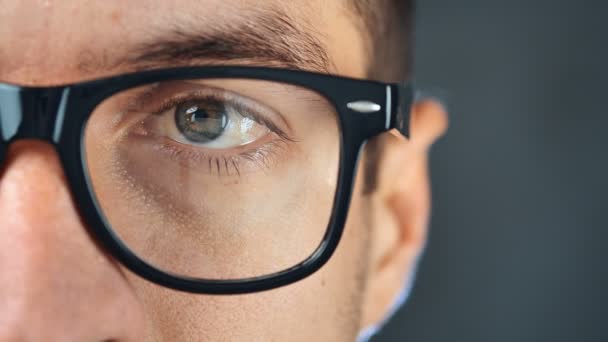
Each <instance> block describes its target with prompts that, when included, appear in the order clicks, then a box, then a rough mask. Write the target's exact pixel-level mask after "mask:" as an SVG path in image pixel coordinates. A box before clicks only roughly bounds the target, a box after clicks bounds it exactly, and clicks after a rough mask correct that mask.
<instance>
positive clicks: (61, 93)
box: [0, 84, 68, 142]
mask: <svg viewBox="0 0 608 342" xmlns="http://www.w3.org/2000/svg"><path fill="white" fill-rule="evenodd" d="M67 93H68V89H65V88H62V87H49V88H25V87H17V86H12V85H3V84H0V134H1V138H2V141H3V142H12V141H14V140H17V139H39V140H45V141H51V142H56V140H57V139H56V138H57V136H58V135H59V132H58V130H59V129H60V127H61V122H60V121H62V120H63V114H64V113H63V112H64V108H63V107H64V106H65V100H66V97H67Z"/></svg>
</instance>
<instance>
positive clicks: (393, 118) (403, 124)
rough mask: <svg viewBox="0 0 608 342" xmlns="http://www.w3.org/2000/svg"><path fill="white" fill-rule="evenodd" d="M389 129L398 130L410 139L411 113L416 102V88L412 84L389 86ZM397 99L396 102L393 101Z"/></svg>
mask: <svg viewBox="0 0 608 342" xmlns="http://www.w3.org/2000/svg"><path fill="white" fill-rule="evenodd" d="M386 95H387V107H389V108H388V109H389V110H388V113H387V114H388V115H389V118H388V120H387V121H388V122H389V124H388V127H387V128H395V129H397V130H398V131H399V132H400V133H401V134H403V136H405V137H406V138H409V137H410V111H411V108H412V104H413V102H414V87H413V86H412V84H410V83H398V84H392V85H390V86H389V88H388V91H387V94H386ZM391 99H395V100H391Z"/></svg>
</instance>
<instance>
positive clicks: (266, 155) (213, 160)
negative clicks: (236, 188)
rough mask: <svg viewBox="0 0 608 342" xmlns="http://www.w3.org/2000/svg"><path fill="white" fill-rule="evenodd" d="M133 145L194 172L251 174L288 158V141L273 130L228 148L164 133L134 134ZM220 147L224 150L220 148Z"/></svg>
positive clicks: (132, 137)
mask: <svg viewBox="0 0 608 342" xmlns="http://www.w3.org/2000/svg"><path fill="white" fill-rule="evenodd" d="M129 139H133V143H134V144H133V145H131V144H128V145H131V146H140V147H142V148H144V149H145V150H146V151H144V152H143V153H146V154H153V155H156V156H159V157H160V158H163V160H161V161H160V162H165V161H166V160H171V161H174V162H176V163H178V164H179V165H180V166H182V167H185V168H189V169H194V170H196V172H197V173H200V172H201V171H204V172H206V173H210V174H216V175H218V174H219V175H221V176H224V175H227V176H243V175H246V174H254V173H257V172H260V171H263V170H265V169H270V168H273V167H276V166H278V165H279V164H280V162H281V161H282V160H284V159H285V158H289V152H290V145H291V144H290V142H288V141H285V140H283V139H281V138H279V137H277V136H276V135H275V134H274V133H270V134H268V135H267V136H266V137H264V138H262V139H260V140H259V141H256V142H255V143H252V144H250V145H255V146H250V145H244V146H240V147H238V148H233V149H231V151H229V152H228V151H226V150H212V149H206V150H205V151H203V149H202V148H200V147H195V146H189V145H186V144H182V143H180V142H177V141H174V140H173V139H170V138H167V137H155V136H153V135H139V134H134V135H132V136H131V137H129ZM220 151H223V152H220Z"/></svg>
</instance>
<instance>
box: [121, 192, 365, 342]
mask: <svg viewBox="0 0 608 342" xmlns="http://www.w3.org/2000/svg"><path fill="white" fill-rule="evenodd" d="M356 193H359V192H356ZM364 207H365V204H364V201H363V200H361V199H360V198H359V196H356V195H355V196H354V198H353V203H352V206H351V208H352V209H351V214H350V215H349V220H348V223H347V226H346V229H345V232H344V236H343V237H342V240H341V241H340V245H339V247H338V249H337V250H336V252H335V254H334V255H333V257H332V259H330V261H329V262H328V263H327V264H326V265H325V266H324V267H323V268H322V269H321V270H320V271H318V272H317V273H315V274H313V275H312V276H310V277H308V278H306V279H304V280H302V281H300V282H297V283H294V284H291V285H289V286H286V287H282V288H279V289H275V290H271V291H267V292H261V293H254V294H249V295H238V296H207V295H192V294H186V293H180V292H176V291H171V290H167V289H164V288H161V287H158V286H156V285H153V284H151V283H149V282H146V281H144V280H142V279H141V278H139V277H137V276H135V275H132V274H131V273H127V274H128V277H129V278H130V280H131V283H132V284H133V286H134V288H135V290H136V292H137V293H138V296H139V298H140V299H141V301H142V302H143V303H144V307H145V308H146V311H147V314H148V315H149V319H148V322H149V323H150V325H149V335H150V336H151V337H154V338H153V339H159V338H162V339H163V340H173V341H177V340H229V341H241V340H247V341H354V340H355V338H356V335H357V333H358V332H359V327H360V325H359V324H360V309H361V305H362V294H363V291H364V283H365V280H364V279H365V272H366V262H367V259H366V258H367V241H368V236H367V229H365V226H364V224H362V222H364V221H363V220H362V209H364ZM151 339H152V338H151Z"/></svg>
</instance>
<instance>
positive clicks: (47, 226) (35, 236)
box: [0, 141, 144, 341]
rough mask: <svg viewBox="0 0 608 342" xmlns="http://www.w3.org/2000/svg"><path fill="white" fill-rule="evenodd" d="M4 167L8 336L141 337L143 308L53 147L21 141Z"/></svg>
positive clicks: (1, 301) (2, 248) (0, 224)
mask: <svg viewBox="0 0 608 342" xmlns="http://www.w3.org/2000/svg"><path fill="white" fill-rule="evenodd" d="M0 168H1V169H2V171H1V172H2V173H1V174H0V341H131V340H138V339H139V338H140V337H141V335H143V334H142V331H141V330H142V329H143V321H144V320H143V310H142V307H141V305H140V303H139V302H138V300H137V298H136V296H135V294H134V293H133V291H132V289H131V287H130V286H129V284H128V282H127V280H126V279H125V277H124V276H123V274H122V273H121V269H120V268H119V267H118V266H117V265H116V263H115V262H114V261H113V260H112V259H111V258H110V257H109V256H108V255H107V254H105V253H104V252H103V250H102V249H101V248H100V247H99V246H98V245H97V244H96V243H95V240H94V239H93V238H92V237H91V236H90V235H89V234H88V232H87V229H86V228H85V226H84V223H83V222H82V221H81V218H80V217H79V215H78V212H77V210H76V207H75V204H74V202H73V201H72V198H71V195H70V192H69V189H68V187H67V185H66V181H65V178H64V175H63V170H62V168H61V165H60V163H59V160H58V158H57V155H56V153H55V150H54V149H53V147H52V146H50V145H48V144H46V143H43V142H37V141H19V142H15V143H14V144H12V145H11V146H10V148H9V150H8V153H7V156H6V159H5V160H4V162H3V165H1V166H0Z"/></svg>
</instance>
